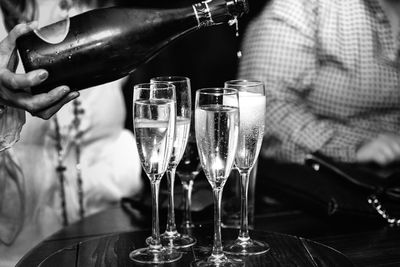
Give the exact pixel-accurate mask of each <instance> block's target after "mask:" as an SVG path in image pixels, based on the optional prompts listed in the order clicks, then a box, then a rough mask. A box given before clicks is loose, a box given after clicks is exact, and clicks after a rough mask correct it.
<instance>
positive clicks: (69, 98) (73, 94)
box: [32, 92, 79, 120]
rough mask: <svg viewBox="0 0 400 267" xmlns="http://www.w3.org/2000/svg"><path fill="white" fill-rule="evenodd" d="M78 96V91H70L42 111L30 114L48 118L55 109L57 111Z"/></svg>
mask: <svg viewBox="0 0 400 267" xmlns="http://www.w3.org/2000/svg"><path fill="white" fill-rule="evenodd" d="M78 96H79V93H78V92H71V93H69V94H68V95H66V96H65V97H63V98H62V99H61V100H60V101H59V102H57V103H56V104H54V105H53V106H51V107H49V108H47V109H44V110H42V111H39V112H36V113H34V114H32V115H33V116H36V117H40V118H42V119H45V120H48V119H50V118H51V117H52V116H53V115H54V114H55V113H56V112H57V111H59V110H60V109H61V108H62V107H63V106H64V105H65V104H67V103H68V102H70V101H72V100H74V99H75V98H77V97H78Z"/></svg>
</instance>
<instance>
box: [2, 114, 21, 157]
mask: <svg viewBox="0 0 400 267" xmlns="http://www.w3.org/2000/svg"><path fill="white" fill-rule="evenodd" d="M24 124H25V111H24V110H21V109H17V108H12V107H4V106H3V107H2V108H0V151H3V150H5V149H7V148H9V147H11V146H12V145H13V144H14V143H15V142H17V141H18V140H19V134H20V132H21V129H22V126H23V125H24Z"/></svg>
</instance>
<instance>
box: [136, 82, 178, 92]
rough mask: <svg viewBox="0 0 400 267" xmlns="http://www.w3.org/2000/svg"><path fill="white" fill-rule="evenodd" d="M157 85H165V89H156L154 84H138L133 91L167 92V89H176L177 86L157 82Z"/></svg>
mask: <svg viewBox="0 0 400 267" xmlns="http://www.w3.org/2000/svg"><path fill="white" fill-rule="evenodd" d="M157 85H165V86H164V87H163V88H154V87H152V86H154V83H138V84H135V85H134V86H133V89H134V90H136V89H140V90H166V89H175V85H173V84H171V83H168V82H161V81H160V82H157Z"/></svg>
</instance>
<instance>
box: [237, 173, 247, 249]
mask: <svg viewBox="0 0 400 267" xmlns="http://www.w3.org/2000/svg"><path fill="white" fill-rule="evenodd" d="M249 177H250V171H249V170H246V171H240V182H241V187H240V231H239V239H240V240H241V241H247V240H249V239H250V237H249V221H248V210H247V209H248V190H249Z"/></svg>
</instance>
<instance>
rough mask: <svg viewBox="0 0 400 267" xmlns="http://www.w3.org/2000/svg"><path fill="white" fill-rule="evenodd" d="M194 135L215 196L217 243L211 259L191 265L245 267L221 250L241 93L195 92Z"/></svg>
mask: <svg viewBox="0 0 400 267" xmlns="http://www.w3.org/2000/svg"><path fill="white" fill-rule="evenodd" d="M195 106H196V108H195V132H196V142H197V149H198V151H199V156H200V162H201V166H202V168H203V171H204V173H205V175H206V177H207V180H208V182H209V183H210V185H211V187H212V190H213V196H214V244H213V247H212V253H211V256H209V257H208V258H206V259H203V260H199V261H195V262H193V263H192V266H202V267H203V266H218V267H223V266H242V264H241V263H240V262H235V261H233V260H231V259H228V258H227V257H226V255H225V254H224V252H223V250H222V240H221V198H222V191H223V187H224V185H225V182H226V180H227V179H228V176H229V173H230V172H231V169H232V166H233V162H234V159H235V153H236V147H237V142H238V134H239V101H238V91H237V90H236V89H230V88H205V89H200V90H197V91H196V105H195Z"/></svg>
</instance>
